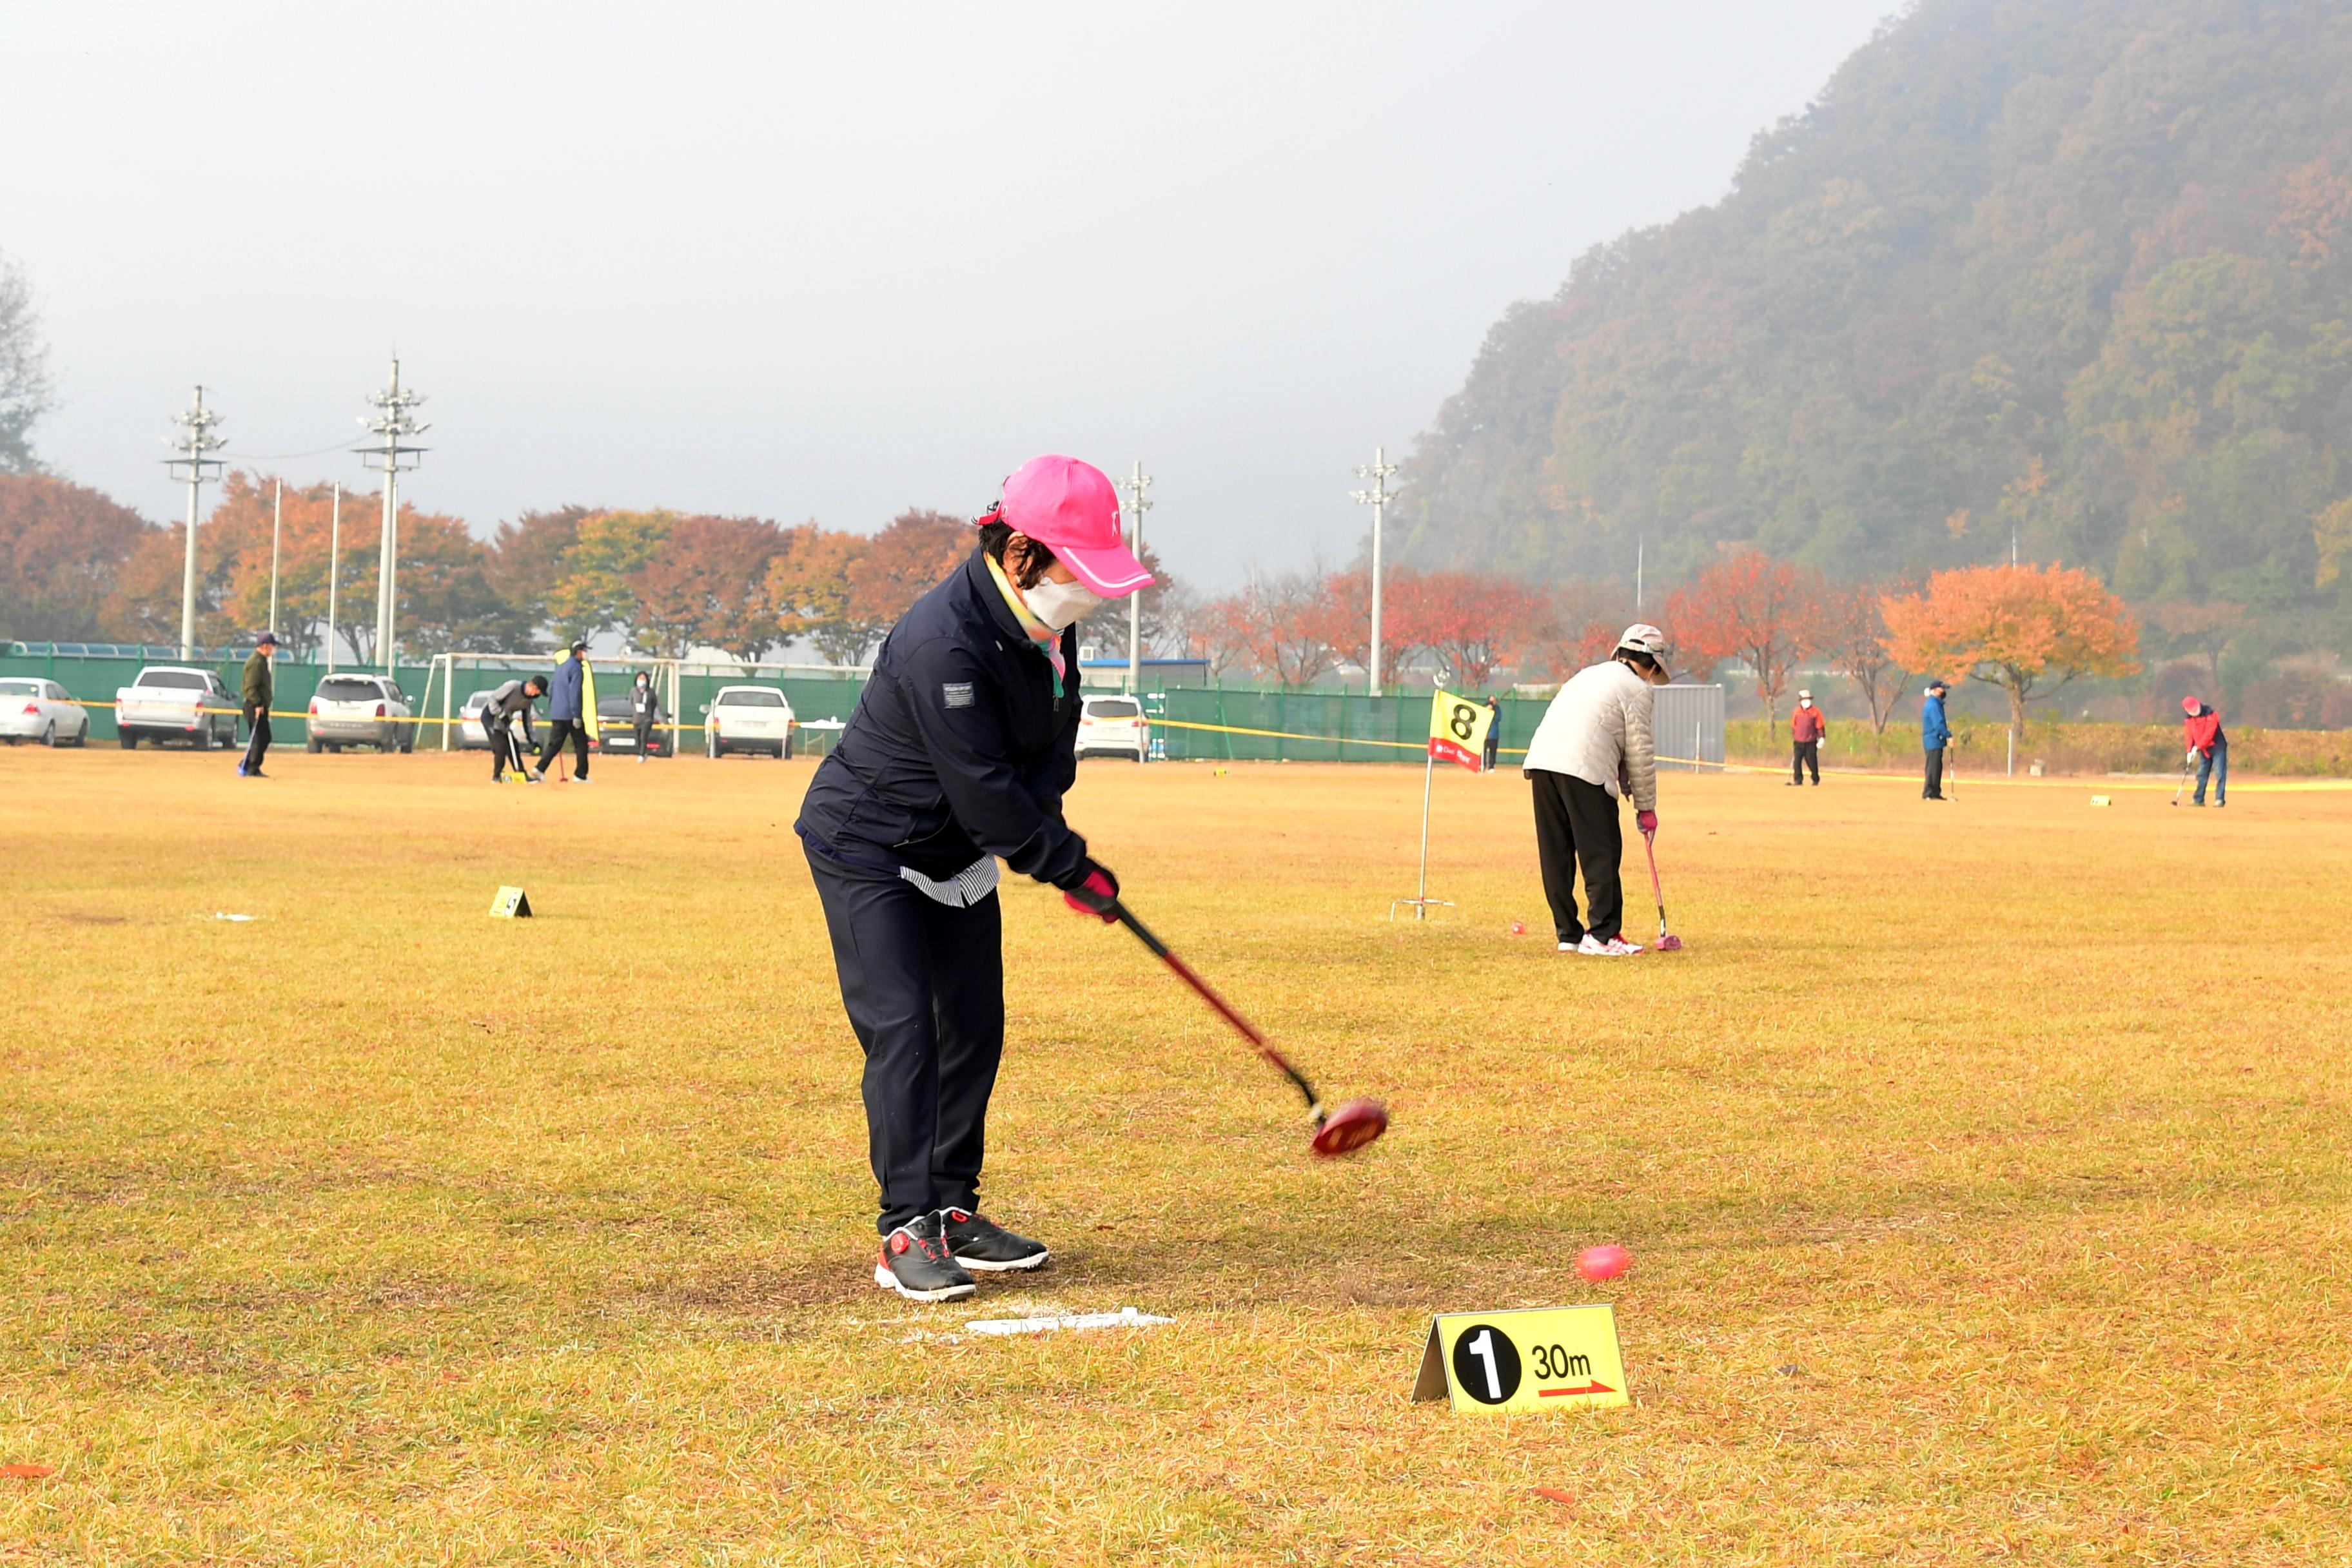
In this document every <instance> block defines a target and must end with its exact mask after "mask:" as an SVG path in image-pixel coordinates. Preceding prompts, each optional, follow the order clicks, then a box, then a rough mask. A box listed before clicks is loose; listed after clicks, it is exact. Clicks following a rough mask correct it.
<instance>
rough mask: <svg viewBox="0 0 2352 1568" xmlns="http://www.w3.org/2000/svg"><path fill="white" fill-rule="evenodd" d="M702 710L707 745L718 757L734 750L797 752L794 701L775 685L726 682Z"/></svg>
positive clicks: (703, 742)
mask: <svg viewBox="0 0 2352 1568" xmlns="http://www.w3.org/2000/svg"><path fill="white" fill-rule="evenodd" d="M702 711H703V712H704V713H705V714H706V715H708V717H707V718H706V719H705V720H704V721H703V727H702V744H703V749H704V750H705V751H707V752H709V754H710V756H711V757H712V758H713V759H714V760H715V759H717V758H719V757H723V756H725V755H726V754H727V753H728V752H769V753H771V754H772V755H775V756H779V757H789V756H791V755H792V754H793V705H792V704H791V703H789V702H787V701H785V700H784V694H783V693H782V692H781V691H779V690H777V689H775V688H774V687H772V686H722V687H720V688H719V694H718V695H717V696H715V697H713V698H712V699H711V700H709V702H708V703H707V704H705V705H704V707H703V710H702Z"/></svg>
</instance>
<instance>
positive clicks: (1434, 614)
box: [1381, 572, 1548, 691]
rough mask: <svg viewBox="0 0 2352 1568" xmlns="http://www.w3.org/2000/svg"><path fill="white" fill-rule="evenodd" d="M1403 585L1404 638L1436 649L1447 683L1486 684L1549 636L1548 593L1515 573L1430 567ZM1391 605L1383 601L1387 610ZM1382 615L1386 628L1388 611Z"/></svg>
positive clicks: (1469, 687)
mask: <svg viewBox="0 0 2352 1568" xmlns="http://www.w3.org/2000/svg"><path fill="white" fill-rule="evenodd" d="M1402 586H1403V590H1404V591H1403V592H1402V593H1401V594H1400V595H1398V600H1399V603H1398V605H1397V610H1398V614H1397V616H1396V622H1395V624H1396V626H1397V632H1398V642H1399V643H1400V644H1401V645H1403V646H1407V647H1419V648H1426V649H1428V650H1429V651H1430V652H1431V653H1433V654H1434V655H1436V656H1437V662H1438V679H1439V681H1440V683H1441V684H1444V685H1446V686H1459V687H1460V688H1462V689H1464V690H1465V691H1477V690H1481V689H1484V688H1485V687H1486V683H1487V682H1488V681H1489V680H1491V679H1493V678H1494V674H1495V671H1496V670H1497V669H1499V668H1502V667H1503V666H1504V665H1505V664H1507V663H1509V662H1510V661H1511V660H1512V659H1514V658H1517V656H1518V655H1519V654H1520V652H1521V651H1522V650H1524V649H1526V648H1528V647H1533V646H1535V645H1537V644H1538V643H1540V642H1541V641H1542V640H1543V638H1544V635H1545V632H1546V629H1547V627H1546V611H1547V609H1548V606H1547V605H1546V604H1545V601H1544V597H1543V595H1540V594H1538V593H1537V592H1536V591H1535V590H1533V589H1531V588H1529V587H1528V586H1526V585H1525V584H1521V583H1517V582H1514V581H1513V580H1511V579H1510V578H1507V577H1496V576H1487V575H1484V574H1477V573H1470V572H1428V573H1423V574H1417V575H1414V576H1412V577H1411V578H1408V579H1407V580H1406V581H1405V583H1404V584H1402ZM1385 597H1386V595H1383V599H1384V600H1385ZM1387 607H1388V606H1387V605H1386V604H1385V603H1383V604H1382V605H1381V608H1382V610H1383V612H1385V611H1386V610H1387ZM1381 621H1382V625H1381V631H1382V632H1383V633H1384V634H1385V633H1386V631H1387V630H1388V616H1387V615H1386V614H1385V613H1384V614H1383V615H1382V616H1381Z"/></svg>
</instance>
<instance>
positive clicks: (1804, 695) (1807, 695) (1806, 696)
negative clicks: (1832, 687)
mask: <svg viewBox="0 0 2352 1568" xmlns="http://www.w3.org/2000/svg"><path fill="white" fill-rule="evenodd" d="M1797 695H1798V697H1799V698H1801V699H1802V700H1804V701H1807V702H1811V700H1813V694H1812V693H1811V692H1810V691H1807V690H1804V689H1801V688H1800V689H1799V690H1798V692H1797Z"/></svg>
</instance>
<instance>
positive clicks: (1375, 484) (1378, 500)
mask: <svg viewBox="0 0 2352 1568" xmlns="http://www.w3.org/2000/svg"><path fill="white" fill-rule="evenodd" d="M1396 471H1397V466H1396V465H1395V464H1394V463H1391V462H1390V461H1389V454H1388V448H1387V447H1373V448H1372V465H1371V467H1370V468H1357V470H1356V477H1357V478H1358V479H1370V480H1371V481H1372V485H1371V489H1363V490H1350V491H1349V492H1348V496H1349V500H1354V501H1356V502H1358V503H1360V504H1361V505H1364V506H1369V507H1370V508H1371V509H1372V657H1371V661H1370V665H1369V666H1368V667H1367V668H1366V669H1365V672H1364V673H1365V674H1366V675H1368V676H1370V678H1371V694H1372V695H1373V696H1375V697H1378V696H1379V695H1380V694H1381V519H1382V517H1383V515H1384V514H1385V513H1386V512H1387V510H1388V504H1389V502H1391V501H1392V500H1396V492H1395V491H1394V490H1391V489H1389V476H1390V475H1391V474H1393V473H1395V472H1396Z"/></svg>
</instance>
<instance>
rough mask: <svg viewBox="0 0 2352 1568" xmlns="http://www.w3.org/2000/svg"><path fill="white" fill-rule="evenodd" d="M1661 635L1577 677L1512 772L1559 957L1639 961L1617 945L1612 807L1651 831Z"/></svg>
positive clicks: (1646, 630) (1637, 641)
mask: <svg viewBox="0 0 2352 1568" xmlns="http://www.w3.org/2000/svg"><path fill="white" fill-rule="evenodd" d="M1665 651H1666V637H1665V634H1664V632H1661V631H1660V630H1658V628H1657V627H1655V626H1644V625H1638V624H1637V625H1634V626H1627V627H1626V628H1625V635H1624V636H1622V637H1619V638H1618V639H1617V651H1616V652H1614V653H1612V654H1611V655H1610V656H1609V658H1608V659H1607V661H1606V662H1604V663H1601V664H1596V665H1593V666H1591V668H1586V669H1580V670H1578V671H1577V672H1576V674H1575V675H1574V677H1572V678H1571V679H1570V680H1569V682H1568V684H1567V685H1565V686H1563V687H1561V688H1560V689H1559V694H1558V695H1557V696H1555V697H1554V698H1553V699H1552V700H1551V706H1550V707H1549V708H1547V709H1546V710H1544V716H1543V722H1542V723H1540V724H1538V725H1537V726H1536V732H1535V738H1534V739H1533V740H1531V741H1529V742H1528V760H1527V761H1526V762H1525V763H1521V764H1520V769H1519V771H1520V772H1521V773H1524V774H1526V776H1527V780H1528V784H1532V785H1533V786H1534V788H1535V804H1536V855H1537V858H1538V860H1539V861H1540V863H1541V865H1542V868H1543V885H1544V899H1545V900H1546V901H1547V902H1549V904H1550V905H1551V921H1552V929H1553V931H1554V932H1555V933H1556V934H1557V935H1558V936H1559V951H1560V952H1580V953H1583V954H1586V955H1587V956H1589V957H1593V958H1630V957H1632V956H1633V954H1635V953H1637V952H1641V951H1642V949H1641V946H1640V944H1639V943H1636V942H1627V941H1626V940H1625V937H1624V924H1625V888H1624V882H1623V880H1622V878H1621V877H1620V875H1619V866H1620V864H1621V862H1622V860H1623V859H1624V856H1625V838H1624V834H1623V832H1622V829H1621V828H1620V827H1619V826H1618V821H1617V810H1618V807H1617V803H1618V800H1619V798H1620V797H1621V796H1624V795H1631V796H1633V809H1634V814H1635V815H1634V822H1635V824H1636V826H1639V827H1640V828H1641V830H1642V831H1643V832H1644V833H1655V832H1656V831H1657V830H1658V750H1657V743H1656V741H1655V739H1654V731H1653V728H1652V710H1653V709H1654V706H1655V705H1656V700H1657V699H1656V695H1655V693H1654V691H1653V690H1652V688H1654V687H1659V686H1664V684H1665V683H1666V682H1667V681H1668V680H1669V679H1672V678H1671V677H1670V676H1668V675H1667V673H1666V667H1665V664H1664V658H1663V656H1664V653H1665ZM1579 867H1581V868H1583V871H1584V906H1585V908H1584V916H1583V918H1582V919H1581V920H1579V919H1578V918H1577V912H1576V873H1577V868H1579Z"/></svg>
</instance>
